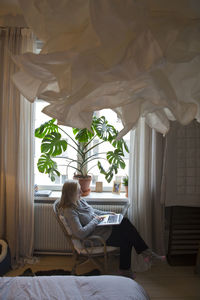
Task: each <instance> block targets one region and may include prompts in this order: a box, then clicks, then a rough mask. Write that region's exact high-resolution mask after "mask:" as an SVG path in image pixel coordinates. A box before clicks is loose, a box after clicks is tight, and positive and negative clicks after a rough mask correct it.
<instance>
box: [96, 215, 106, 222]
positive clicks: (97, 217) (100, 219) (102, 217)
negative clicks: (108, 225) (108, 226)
mask: <svg viewBox="0 0 200 300" xmlns="http://www.w3.org/2000/svg"><path fill="white" fill-rule="evenodd" d="M104 218H105V216H95V219H97V220H98V221H99V222H101V221H103V219H104Z"/></svg>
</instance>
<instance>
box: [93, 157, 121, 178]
mask: <svg viewBox="0 0 200 300" xmlns="http://www.w3.org/2000/svg"><path fill="white" fill-rule="evenodd" d="M97 165H98V168H99V171H100V173H101V174H103V175H104V176H105V179H106V180H107V182H111V180H112V179H113V176H114V174H117V172H118V167H117V165H111V166H110V167H109V168H108V170H107V171H105V169H104V168H103V167H102V165H101V163H100V161H98V164H97Z"/></svg>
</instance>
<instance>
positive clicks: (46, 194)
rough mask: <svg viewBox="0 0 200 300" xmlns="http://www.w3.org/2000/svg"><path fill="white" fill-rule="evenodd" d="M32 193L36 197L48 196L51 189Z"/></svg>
mask: <svg viewBox="0 0 200 300" xmlns="http://www.w3.org/2000/svg"><path fill="white" fill-rule="evenodd" d="M34 195H35V196H36V197H49V196H50V195H51V191H50V190H40V191H35V193H34Z"/></svg>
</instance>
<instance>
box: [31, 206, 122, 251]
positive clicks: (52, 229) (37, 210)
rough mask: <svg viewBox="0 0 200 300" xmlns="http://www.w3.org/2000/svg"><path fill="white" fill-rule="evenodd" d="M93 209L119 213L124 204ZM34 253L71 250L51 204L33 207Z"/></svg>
mask: <svg viewBox="0 0 200 300" xmlns="http://www.w3.org/2000/svg"><path fill="white" fill-rule="evenodd" d="M93 207H94V208H97V209H100V210H104V211H114V212H116V213H121V212H122V211H123V209H124V204H123V205H122V204H118V203H116V204H115V203H114V204H113V203H112V204H95V205H93ZM34 221H35V223H34V253H51V252H55V253H71V252H72V249H71V247H70V245H69V244H68V243H67V240H66V237H65V236H64V233H63V232H62V229H61V228H60V226H59V224H58V222H57V220H56V217H55V216H54V212H53V208H52V204H45V203H35V205H34Z"/></svg>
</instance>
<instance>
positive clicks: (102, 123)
mask: <svg viewBox="0 0 200 300" xmlns="http://www.w3.org/2000/svg"><path fill="white" fill-rule="evenodd" d="M92 125H93V127H94V129H95V131H96V134H97V135H98V137H99V138H100V139H102V140H104V141H109V142H111V141H112V140H113V139H115V138H116V136H117V131H116V129H115V127H114V126H112V125H110V124H108V121H107V120H106V118H105V117H104V116H102V117H100V118H98V119H97V118H96V117H94V118H93V122H92Z"/></svg>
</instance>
